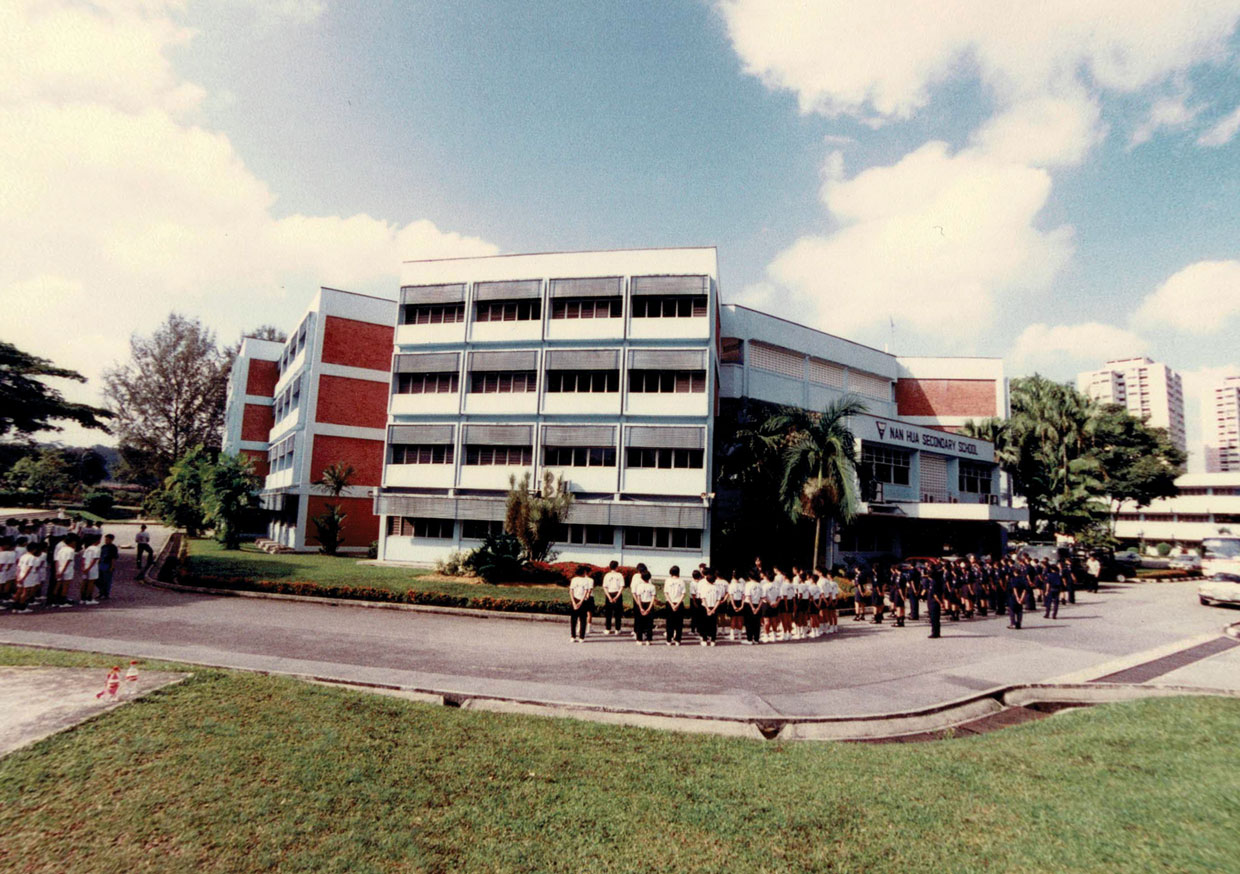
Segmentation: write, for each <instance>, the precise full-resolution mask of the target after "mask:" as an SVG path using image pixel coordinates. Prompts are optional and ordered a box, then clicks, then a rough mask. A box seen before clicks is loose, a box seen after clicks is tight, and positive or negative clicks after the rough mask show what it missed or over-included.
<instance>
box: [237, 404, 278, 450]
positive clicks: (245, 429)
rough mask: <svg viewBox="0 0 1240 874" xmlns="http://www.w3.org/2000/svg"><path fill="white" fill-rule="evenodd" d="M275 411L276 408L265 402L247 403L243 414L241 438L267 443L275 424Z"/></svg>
mask: <svg viewBox="0 0 1240 874" xmlns="http://www.w3.org/2000/svg"><path fill="white" fill-rule="evenodd" d="M274 413H275V409H274V408H272V407H268V406H266V405H264V404H246V405H245V410H244V411H242V414H241V439H242V440H254V441H257V442H260V443H266V442H267V436H268V435H269V434H270V433H271V426H272V425H274V424H275V422H274V421H273V415H274Z"/></svg>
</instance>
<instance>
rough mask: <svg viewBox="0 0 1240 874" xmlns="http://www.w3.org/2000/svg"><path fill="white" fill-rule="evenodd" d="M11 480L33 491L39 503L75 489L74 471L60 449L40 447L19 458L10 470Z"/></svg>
mask: <svg viewBox="0 0 1240 874" xmlns="http://www.w3.org/2000/svg"><path fill="white" fill-rule="evenodd" d="M8 479H9V481H10V482H11V483H12V484H13V485H15V486H17V487H18V488H19V489H23V490H25V491H28V492H30V493H31V498H32V500H34V501H35V502H36V503H38V504H46V503H47V501H48V499H49V498H50V497H52V496H53V495H58V494H61V493H63V492H68V491H71V490H72V489H73V486H74V480H73V472H72V468H71V467H70V465H69V463H68V462H67V461H65V456H64V453H63V452H62V451H61V450H59V449H52V448H45V449H40V450H39V451H38V452H37V453H35V454H33V455H27V456H26V457H25V458H22V459H19V460H18V462H17V463H16V464H14V465H13V467H12V469H11V470H10V471H9V476H8Z"/></svg>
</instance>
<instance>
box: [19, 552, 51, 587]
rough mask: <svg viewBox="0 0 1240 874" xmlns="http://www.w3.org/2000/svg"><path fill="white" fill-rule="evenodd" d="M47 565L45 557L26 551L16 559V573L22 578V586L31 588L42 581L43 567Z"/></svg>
mask: <svg viewBox="0 0 1240 874" xmlns="http://www.w3.org/2000/svg"><path fill="white" fill-rule="evenodd" d="M46 567H47V558H46V557H45V556H42V555H35V554H34V553H32V552H27V553H26V554H25V555H23V556H22V557H21V558H20V559H18V560H17V575H18V576H19V577H22V578H23V582H22V586H23V587H25V588H27V589H33V588H34V587H35V586H37V585H39V583H41V582H43V569H44V568H46Z"/></svg>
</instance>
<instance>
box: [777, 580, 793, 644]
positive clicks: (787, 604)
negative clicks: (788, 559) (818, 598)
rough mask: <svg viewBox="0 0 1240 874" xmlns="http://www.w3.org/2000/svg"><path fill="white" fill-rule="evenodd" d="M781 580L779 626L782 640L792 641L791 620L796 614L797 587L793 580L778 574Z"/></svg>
mask: <svg viewBox="0 0 1240 874" xmlns="http://www.w3.org/2000/svg"><path fill="white" fill-rule="evenodd" d="M780 576H781V577H783V579H781V580H780V582H779V597H780V602H781V605H780V606H781V607H782V610H781V611H780V617H779V620H780V625H781V626H782V627H783V631H782V634H783V639H784V640H792V619H793V617H794V616H796V612H797V586H796V582H795V580H794V579H789V578H788V577H786V576H783V574H780Z"/></svg>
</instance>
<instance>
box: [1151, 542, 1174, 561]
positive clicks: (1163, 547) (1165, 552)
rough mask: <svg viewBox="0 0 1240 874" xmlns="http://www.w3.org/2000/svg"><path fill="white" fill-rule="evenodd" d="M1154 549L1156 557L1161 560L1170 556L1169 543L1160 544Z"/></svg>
mask: <svg viewBox="0 0 1240 874" xmlns="http://www.w3.org/2000/svg"><path fill="white" fill-rule="evenodd" d="M1154 549H1155V551H1157V552H1158V555H1159V556H1160V557H1162V558H1166V557H1167V556H1169V555H1171V544H1170V543H1160V544H1158V545H1157V546H1155V547H1154Z"/></svg>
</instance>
